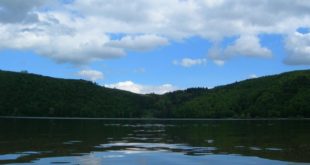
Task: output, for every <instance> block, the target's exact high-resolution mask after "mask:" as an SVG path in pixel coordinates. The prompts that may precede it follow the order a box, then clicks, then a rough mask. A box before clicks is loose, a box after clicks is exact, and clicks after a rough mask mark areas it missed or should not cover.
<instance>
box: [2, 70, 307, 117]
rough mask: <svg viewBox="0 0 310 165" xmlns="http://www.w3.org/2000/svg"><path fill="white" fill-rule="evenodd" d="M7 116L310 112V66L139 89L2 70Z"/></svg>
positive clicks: (289, 114)
mask: <svg viewBox="0 0 310 165" xmlns="http://www.w3.org/2000/svg"><path fill="white" fill-rule="evenodd" d="M0 115H1V116H55V117H56V116H57V117H60V116H61V117H138V118H140V117H158V118H168V117H169V118H227V117H235V118H257V117H260V118H263V117H310V70H305V71H294V72H287V73H283V74H279V75H274V76H266V77H261V78H256V79H249V80H245V81H241V82H236V83H233V84H229V85H224V86H219V87H216V88H214V89H207V88H190V89H187V90H182V91H175V92H171V93H167V94H165V95H155V94H149V95H139V94H134V93H130V92H126V91H122V90H117V89H109V88H105V87H101V86H99V85H96V84H95V83H92V82H89V81H85V80H66V79H56V78H51V77H46V76H40V75H35V74H29V73H16V72H8V71H0Z"/></svg>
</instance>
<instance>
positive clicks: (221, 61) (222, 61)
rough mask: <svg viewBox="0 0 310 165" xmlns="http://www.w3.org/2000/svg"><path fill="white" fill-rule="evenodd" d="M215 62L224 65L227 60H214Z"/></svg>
mask: <svg viewBox="0 0 310 165" xmlns="http://www.w3.org/2000/svg"><path fill="white" fill-rule="evenodd" d="M213 62H214V63H215V64H216V65H218V66H223V65H224V64H225V61H224V60H216V59H215V60H213Z"/></svg>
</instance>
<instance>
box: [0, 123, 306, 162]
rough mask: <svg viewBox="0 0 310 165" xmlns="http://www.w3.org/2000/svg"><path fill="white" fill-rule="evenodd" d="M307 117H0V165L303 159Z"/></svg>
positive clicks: (289, 160) (304, 158)
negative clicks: (264, 118)
mask: <svg viewBox="0 0 310 165" xmlns="http://www.w3.org/2000/svg"><path fill="white" fill-rule="evenodd" d="M309 128H310V121H309V120H199V121H194V120H192V121H174V120H163V121H161V120H154V121H152V120H151V121H148V120H82V119H80V120H64V119H62V120H55V119H5V118H0V131H1V134H0V164H11V163H12V164H17V163H25V164H105V165H106V164H108V165H109V164H111V165H113V164H129V165H133V164H137V165H149V164H150V165H152V164H154V165H155V164H178V165H183V164H184V165H190V164H193V165H196V164H197V165H200V164H236V165H239V164H279V165H281V164H308V162H310V131H309V130H310V129H309Z"/></svg>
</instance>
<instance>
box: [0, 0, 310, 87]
mask: <svg viewBox="0 0 310 165" xmlns="http://www.w3.org/2000/svg"><path fill="white" fill-rule="evenodd" d="M257 5H259V6H260V7H256V6H257ZM228 9H229V10H228ZM234 9H236V10H234ZM309 11H310V2H309V1H307V0H304V1H302V0H301V1H294V0H284V1H283V0H275V1H272V2H270V1H267V0H260V1H256V2H249V1H244V0H236V1H233V2H232V1H226V0H223V1H215V0H200V1H198V0H197V1H196V0H187V1H179V0H170V1H164V0H159V1H156V2H150V1H143V0H134V1H132V2H131V3H130V4H128V1H122V0H118V1H117V0H111V1H109V2H105V1H100V0H88V1H81V0H72V1H71V0H70V1H51V0H40V1H38V0H29V1H27V2H25V1H22V0H4V1H1V2H0V15H1V16H0V39H1V41H0V69H1V70H10V71H21V70H27V71H29V72H31V73H36V74H41V75H47V76H52V77H59V78H70V79H71V78H73V79H87V80H91V81H96V82H97V83H98V84H100V85H103V86H106V87H112V88H119V89H124V90H129V91H132V92H136V93H150V92H155V93H164V92H168V91H173V90H177V89H185V88H188V87H209V88H210V87H214V86H218V85H223V84H228V83H232V82H235V81H240V80H244V79H248V78H256V77H260V76H265V75H271V74H277V73H281V72H286V71H292V70H301V69H309V68H310V67H309V66H310V33H309V27H310V12H309Z"/></svg>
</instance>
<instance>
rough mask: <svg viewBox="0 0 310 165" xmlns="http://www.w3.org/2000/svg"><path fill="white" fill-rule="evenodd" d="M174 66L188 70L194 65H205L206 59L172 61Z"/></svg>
mask: <svg viewBox="0 0 310 165" xmlns="http://www.w3.org/2000/svg"><path fill="white" fill-rule="evenodd" d="M172 63H173V64H174V65H180V66H183V67H186V68H190V67H192V66H194V65H202V64H206V63H207V59H205V58H198V59H192V58H183V59H182V60H180V61H178V60H174V61H173V62H172Z"/></svg>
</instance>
